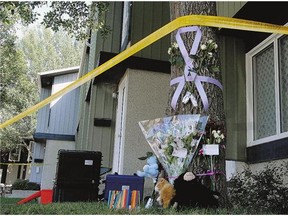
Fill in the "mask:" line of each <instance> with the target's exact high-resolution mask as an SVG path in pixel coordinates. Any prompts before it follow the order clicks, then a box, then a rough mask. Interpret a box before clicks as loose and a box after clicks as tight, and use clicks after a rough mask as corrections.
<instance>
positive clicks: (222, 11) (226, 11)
mask: <svg viewBox="0 0 288 216" xmlns="http://www.w3.org/2000/svg"><path fill="white" fill-rule="evenodd" d="M246 2H247V1H217V2H216V10H217V15H218V16H225V17H233V16H234V15H235V14H236V13H237V12H238V11H239V10H240V9H241V8H242V7H243V6H244V5H245V4H246Z"/></svg>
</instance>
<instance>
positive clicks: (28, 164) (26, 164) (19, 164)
mask: <svg viewBox="0 0 288 216" xmlns="http://www.w3.org/2000/svg"><path fill="white" fill-rule="evenodd" d="M0 165H8V166H9V165H13V166H44V164H43V163H11V162H10V163H0ZM45 165H52V164H45Z"/></svg>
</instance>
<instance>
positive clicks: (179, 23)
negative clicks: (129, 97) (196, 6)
mask: <svg viewBox="0 0 288 216" xmlns="http://www.w3.org/2000/svg"><path fill="white" fill-rule="evenodd" d="M190 25H199V26H209V27H218V28H228V29H237V30H245V31H256V32H266V33H277V34H288V27H287V26H279V25H274V24H268V23H263V22H256V21H250V20H243V19H237V18H229V17H221V16H205V15H189V16H182V17H179V18H177V19H175V20H173V21H171V22H170V23H168V24H167V25H165V26H163V27H162V28H160V29H158V30H156V31H155V32H153V33H152V34H150V35H148V36H147V37H145V38H144V39H142V40H141V41H139V42H137V43H136V44H134V45H133V46H131V47H129V48H127V49H126V50H124V51H123V52H121V53H120V54H118V55H117V56H115V57H114V58H112V59H110V60H109V61H107V62H105V63H104V64H102V65H100V66H99V67H97V68H95V69H93V70H92V71H90V72H89V73H87V74H86V75H84V76H82V77H80V78H79V79H77V80H75V81H74V82H72V83H71V84H70V85H68V86H66V87H65V88H63V89H61V90H59V91H58V92H56V93H54V94H52V95H51V96H50V97H48V98H46V99H44V100H42V101H41V102H39V103H38V104H36V105H34V106H32V107H30V108H28V109H27V110H25V111H24V112H22V113H20V114H18V115H16V116H15V117H13V118H11V119H9V120H7V121H5V122H4V123H3V124H1V125H0V129H3V128H5V127H7V126H8V125H11V124H13V123H15V122H17V121H19V120H20V119H22V118H24V117H25V116H27V115H29V114H31V113H33V112H35V111H37V110H39V109H40V108H42V107H44V106H46V105H47V104H49V103H51V102H52V101H53V100H55V99H57V98H58V97H60V96H63V95H64V94H66V93H68V92H70V91H72V90H73V89H75V88H77V87H79V86H81V85H83V84H84V83H86V82H88V81H89V80H91V79H93V78H95V77H96V76H99V75H100V74H102V73H104V72H105V71H107V70H108V69H110V68H112V67H113V66H115V65H117V64H118V63H120V62H121V61H123V60H125V59H127V58H128V57H130V56H132V55H134V54H135V53H137V52H139V51H140V50H142V49H144V48H145V47H147V46H149V45H151V44H152V43H154V42H155V41H157V40H159V39H161V38H162V37H164V36H165V35H167V34H169V33H171V32H172V31H174V30H176V29H178V28H181V27H184V26H190Z"/></svg>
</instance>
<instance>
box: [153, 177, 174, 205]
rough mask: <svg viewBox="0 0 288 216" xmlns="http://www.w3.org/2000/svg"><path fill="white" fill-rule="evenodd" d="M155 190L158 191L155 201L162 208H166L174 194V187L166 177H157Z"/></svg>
mask: <svg viewBox="0 0 288 216" xmlns="http://www.w3.org/2000/svg"><path fill="white" fill-rule="evenodd" d="M155 191H156V192H159V197H158V198H157V201H158V203H159V204H160V205H163V208H168V207H169V205H170V202H171V200H172V199H173V197H174V196H175V189H174V187H173V185H172V184H170V183H169V182H168V181H167V180H166V179H164V178H159V179H158V182H157V184H156V186H155Z"/></svg>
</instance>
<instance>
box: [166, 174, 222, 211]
mask: <svg viewBox="0 0 288 216" xmlns="http://www.w3.org/2000/svg"><path fill="white" fill-rule="evenodd" d="M174 189H175V190H176V195H175V196H174V197H173V200H172V201H171V203H174V205H173V207H177V209H178V210H179V209H180V208H183V207H200V208H216V207H218V206H219V203H218V198H217V196H219V195H220V194H219V193H218V192H216V191H212V190H210V189H208V188H207V187H205V186H204V185H203V184H201V182H200V180H199V179H198V177H197V176H196V175H195V174H194V173H192V172H186V173H185V172H184V173H182V174H181V175H180V176H178V178H177V179H175V181H174ZM215 196H216V197H215Z"/></svg>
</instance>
